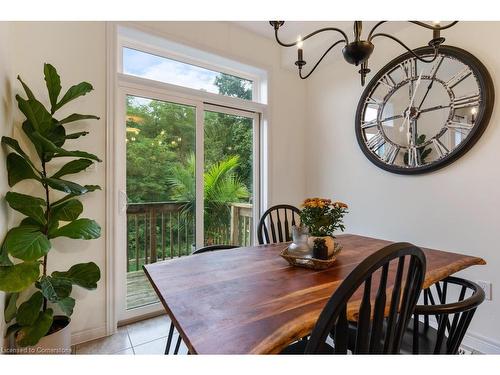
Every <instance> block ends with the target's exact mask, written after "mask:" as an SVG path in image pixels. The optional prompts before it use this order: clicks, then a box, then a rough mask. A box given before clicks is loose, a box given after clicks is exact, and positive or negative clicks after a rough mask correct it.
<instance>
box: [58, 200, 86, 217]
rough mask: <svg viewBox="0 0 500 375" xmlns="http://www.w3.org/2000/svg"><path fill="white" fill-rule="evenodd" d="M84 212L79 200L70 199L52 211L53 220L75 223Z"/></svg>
mask: <svg viewBox="0 0 500 375" xmlns="http://www.w3.org/2000/svg"><path fill="white" fill-rule="evenodd" d="M82 211H83V204H82V202H80V201H79V200H78V199H70V200H68V201H66V202H64V203H62V204H60V205H58V206H55V207H54V208H53V209H52V211H51V220H58V221H59V220H60V221H73V220H76V219H78V216H80V214H81V213H82Z"/></svg>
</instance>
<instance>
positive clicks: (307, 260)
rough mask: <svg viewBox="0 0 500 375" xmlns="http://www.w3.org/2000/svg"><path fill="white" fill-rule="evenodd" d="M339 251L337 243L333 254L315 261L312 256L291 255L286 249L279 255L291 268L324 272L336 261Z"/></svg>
mask: <svg viewBox="0 0 500 375" xmlns="http://www.w3.org/2000/svg"><path fill="white" fill-rule="evenodd" d="M340 250H342V245H341V244H340V243H338V242H335V249H334V251H333V254H332V256H331V257H330V258H328V259H327V260H323V259H316V258H313V257H312V256H297V255H293V254H290V253H289V252H288V247H287V248H285V249H283V250H282V251H281V253H280V255H281V257H282V258H284V259H286V261H287V262H288V263H289V264H290V265H291V266H295V267H303V268H309V269H312V270H324V269H327V268H329V267H331V266H333V264H334V263H335V260H336V259H337V255H338V254H339V253H340Z"/></svg>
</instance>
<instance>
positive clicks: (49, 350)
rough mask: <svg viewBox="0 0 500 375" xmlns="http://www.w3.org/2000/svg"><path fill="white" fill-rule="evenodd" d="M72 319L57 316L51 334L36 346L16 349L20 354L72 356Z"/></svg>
mask: <svg viewBox="0 0 500 375" xmlns="http://www.w3.org/2000/svg"><path fill="white" fill-rule="evenodd" d="M70 323H71V319H70V318H68V317H67V316H62V315H56V316H54V322H53V323H52V327H51V329H50V331H49V332H50V333H49V334H48V335H47V336H44V337H42V338H41V339H40V341H39V342H38V344H36V345H34V346H26V347H23V348H21V347H16V348H15V353H18V354H71V327H70Z"/></svg>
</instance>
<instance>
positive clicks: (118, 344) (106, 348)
mask: <svg viewBox="0 0 500 375" xmlns="http://www.w3.org/2000/svg"><path fill="white" fill-rule="evenodd" d="M169 328H170V319H169V318H168V317H167V316H166V315H162V316H158V317H156V318H151V319H147V320H143V321H141V322H137V323H132V324H129V325H126V326H123V327H120V328H118V332H117V333H115V334H114V335H112V336H108V337H104V338H102V339H97V340H93V341H89V342H86V343H83V344H79V345H75V346H74V348H73V350H74V353H75V354H132V355H134V354H164V352H165V346H166V344H167V335H168V330H169ZM177 338H178V333H177V332H175V333H174V337H173V339H172V346H171V349H170V352H171V353H172V352H173V349H174V347H175V343H176V342H177ZM179 354H187V348H186V346H185V345H184V343H182V344H181V347H180V350H179Z"/></svg>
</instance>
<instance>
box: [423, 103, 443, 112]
mask: <svg viewBox="0 0 500 375" xmlns="http://www.w3.org/2000/svg"><path fill="white" fill-rule="evenodd" d="M449 107H451V104H447V105H437V106H435V107H429V108H425V109H421V110H420V111H419V112H420V113H425V112H431V111H437V110H438V109H443V108H449Z"/></svg>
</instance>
